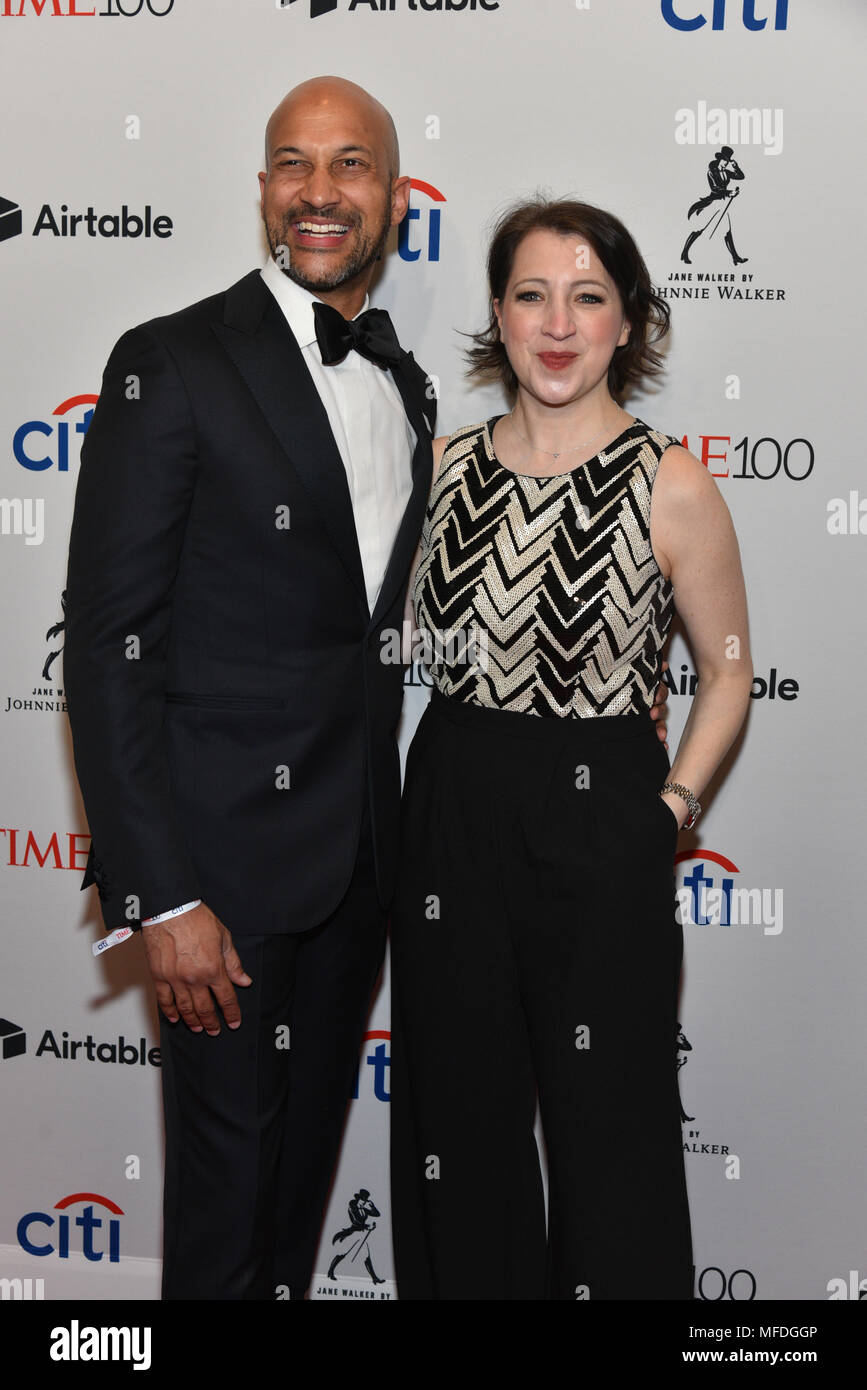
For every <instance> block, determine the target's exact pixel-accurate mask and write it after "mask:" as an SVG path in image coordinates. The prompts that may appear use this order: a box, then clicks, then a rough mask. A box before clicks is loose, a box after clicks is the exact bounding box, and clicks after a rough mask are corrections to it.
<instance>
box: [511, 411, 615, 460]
mask: <svg viewBox="0 0 867 1390" xmlns="http://www.w3.org/2000/svg"><path fill="white" fill-rule="evenodd" d="M509 419H510V420H511V422H512V429H513V430H514V431H515V434H516V435H517V436H518V438H519V439H523V441H524V443H525V444H529V445H530V448H531V449H535V450H536V452H537V453H539V454H547V455H548V456H549V457H550V458H552V459H558V458H560V456H561V455H562V454H574V453H575V451H576V449H586V448H587V445H588V444H592V443H593V441H594V439H598V438H599V436H600V434H605V433H606V431H607V430H608V429H609V428H610V426H609V425H603V426H602V429H601V430H597V432H596V434H592V435H591V436H590V438H589V439H584V440H582V442H581V443H580V444H573V445H572V447H571V448H570V449H558V451H557V453H556V454H555V453H554V452H553V450H552V449H541V448H540V447H539V445H538V444H531V443H530V440H529V439H527V438H526V436H525V435H523V434H522V433H521V431H520V430H519V429H518V426H517V425H516V424H515V412H514V410H510V411H509Z"/></svg>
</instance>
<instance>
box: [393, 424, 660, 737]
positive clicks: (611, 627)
mask: <svg viewBox="0 0 867 1390" xmlns="http://www.w3.org/2000/svg"><path fill="white" fill-rule="evenodd" d="M500 418H501V417H500V416H493V417H492V418H491V419H490V420H488V421H486V422H485V423H483V424H480V425H471V426H468V427H466V428H464V429H460V430H458V431H457V432H456V433H455V434H453V435H451V436H450V438H449V440H448V443H447V445H446V449H445V452H444V454H443V458H442V463H441V465H440V469H439V472H438V474H437V477H436V479H435V481H434V485H433V490H432V492H431V497H430V501H429V504H428V509H427V512H426V514H425V522H424V529H423V531H422V549H421V560H420V563H419V567H418V570H417V573H416V579H415V588H414V601H415V612H416V624H417V626H418V628H419V630H420V635H421V637H422V638H423V639H424V646H423V660H425V662H426V664H428V665H429V666H430V672H431V676H432V679H433V681H434V684H435V685H436V686H437V688H438V689H439V690H440V691H441V692H442V693H443V694H444V695H449V696H452V697H454V698H455V699H458V700H462V701H467V702H469V703H471V704H476V705H487V706H489V707H493V708H495V709H506V710H515V711H519V712H523V713H526V714H536V715H543V716H549V717H567V718H568V717H577V718H580V719H586V718H590V717H592V716H594V715H608V714H630V713H635V712H638V711H645V710H648V709H649V708H650V706H651V704H652V703H653V693H654V691H655V689H656V686H657V684H658V683H659V679H660V675H661V660H660V652H661V650H662V646H663V643H664V641H665V638H666V635H667V632H668V628H669V626H670V624H671V620H672V616H673V612H674V590H673V587H672V584H671V582H670V581H669V580H667V579H665V578H664V577H663V575H662V573H661V571H660V569H659V567H658V565H657V563H656V560H655V559H654V557H653V552H652V550H651V548H650V493H651V488H652V486H653V480H654V478H655V476H656V470H657V468H658V466H659V460H660V458H661V456H662V454H663V453H664V451H665V450H666V449H667V448H668V446H669V445H670V444H679V443H680V440H679V439H676V438H675V437H674V436H673V435H665V434H660V433H658V432H657V431H656V430H651V429H649V428H648V426H647V425H646V424H645V423H644V422H643V421H642V420H636V421H635V422H634V424H632V425H630V426H629V427H628V428H627V429H626V430H624V432H623V433H622V434H620V435H618V437H617V438H616V439H615V440H613V441H612V443H611V444H609V445H608V446H607V448H606V449H604V450H603V451H602V452H601V453H599V454H596V455H595V456H594V457H593V458H591V459H589V460H588V461H587V462H586V463H583V464H581V465H580V466H579V467H578V468H575V469H573V470H572V471H571V472H569V473H562V474H558V475H556V476H554V477H548V478H541V477H529V476H527V475H525V474H519V473H513V472H511V470H509V469H507V468H504V467H503V465H502V464H501V463H500V462H499V461H498V459H497V458H496V455H495V454H494V450H493V445H492V442H491V435H492V432H493V428H494V425H495V424H496V422H497V420H498V419H500Z"/></svg>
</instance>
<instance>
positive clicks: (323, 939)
mask: <svg viewBox="0 0 867 1390" xmlns="http://www.w3.org/2000/svg"><path fill="white" fill-rule="evenodd" d="M251 894H253V895H254V894H255V885H251ZM254 908H255V902H254V901H252V900H251V909H254ZM226 925H227V926H230V930H231V924H229V923H227V924H226ZM385 932H386V914H385V913H384V911H383V909H382V908H381V906H380V904H379V901H378V898H377V891H376V879H375V872H374V860H373V845H372V841H371V837H370V826H369V820H368V817H367V814H365V818H364V822H363V824H362V828H361V837H360V843H359V850H358V857H357V860H356V865H355V871H354V874H353V877H352V880H351V882H350V884H349V888H348V890H347V892H346V895H345V896H344V898H343V900H342V902H341V903H340V905H339V906H338V908H337V909H336V910H335V911H334V913H332V915H331V916H330V917H329V918H328V920H327V921H326V922H323V923H322V924H321V925H320V926H318V927H315V928H313V929H312V930H310V931H307V932H300V933H297V934H289V933H286V934H280V935H255V934H253V933H249V932H248V933H244V932H240V931H234V932H233V934H232V935H233V940H234V944H235V947H236V949H237V952H238V955H239V956H240V958H241V963H242V965H243V966H244V969H245V970H246V971H247V973H248V975H250V976H251V978H252V981H253V983H252V984H251V985H249V986H248V987H247V988H246V989H242V988H238V989H237V991H236V992H237V995H238V1000H239V1003H240V1006H241V1015H242V1022H241V1027H240V1028H238V1029H237V1030H234V1031H233V1030H232V1029H230V1028H227V1027H226V1025H225V1023H224V1024H223V1025H222V1028H221V1031H220V1033H219V1035H218V1036H217V1037H213V1038H211V1037H208V1035H207V1034H206V1033H204V1032H202V1033H192V1032H190V1030H189V1029H188V1028H187V1026H186V1024H185V1023H184V1022H183V1020H180V1021H179V1022H178V1023H176V1024H170V1023H168V1022H167V1020H166V1019H165V1018H164V1017H163V1016H162V1015H160V1039H161V1050H162V1068H163V1070H162V1080H163V1104H164V1112H165V1122H166V1171H165V1189H164V1202H163V1219H164V1241H163V1282H162V1297H163V1299H226V1300H229V1299H235V1300H240V1299H278V1298H292V1299H299V1298H303V1297H304V1294H305V1291H306V1290H307V1287H308V1285H309V1283H310V1278H311V1275H312V1272H313V1262H314V1260H315V1258H316V1250H317V1246H318V1243H319V1235H320V1228H321V1224H322V1218H323V1214H324V1208H325V1204H326V1201H327V1198H328V1192H329V1187H330V1184H331V1179H332V1175H333V1172H334V1167H335V1163H336V1159H337V1154H338V1151H339V1148H340V1139H341V1134H342V1130H343V1124H344V1119H345V1115H346V1107H347V1102H348V1100H349V1097H350V1094H351V1092H352V1087H353V1084H354V1081H355V1075H356V1067H357V1065H358V1052H359V1047H360V1044H361V1039H362V1036H363V1032H364V1025H365V1022H366V1019H367V1015H368V1011H369V1008H370V1002H371V992H372V989H373V986H374V983H375V981H376V976H377V974H378V971H379V968H380V966H381V963H382V959H383V954H384V948H385ZM287 1044H288V1045H287Z"/></svg>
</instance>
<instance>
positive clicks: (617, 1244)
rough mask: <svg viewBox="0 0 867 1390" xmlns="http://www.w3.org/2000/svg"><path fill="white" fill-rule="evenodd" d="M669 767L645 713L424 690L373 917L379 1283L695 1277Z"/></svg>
mask: <svg viewBox="0 0 867 1390" xmlns="http://www.w3.org/2000/svg"><path fill="white" fill-rule="evenodd" d="M669 767H670V764H669V759H668V755H667V753H666V751H665V749H664V748H663V746H662V744H661V743H660V741H659V738H658V736H657V733H656V729H655V725H654V723H653V721H652V720H651V718H650V716H649V714H627V715H620V716H603V717H598V718H591V719H571V720H570V719H565V718H564V719H559V718H544V717H536V716H533V715H526V714H519V713H512V712H510V711H501V710H492V709H485V708H481V707H479V706H473V705H468V704H464V703H461V702H459V701H457V700H456V699H449V698H447V697H444V696H442V695H440V694H439V692H438V691H436V690H435V691H434V692H433V695H432V699H431V702H430V705H429V707H428V709H427V710H426V711H425V714H424V715H423V717H422V720H421V723H420V725H419V728H418V730H417V732H416V736H415V738H414V740H413V742H412V744H411V747H410V750H409V754H408V758H407V766H406V774H405V783H404V809H403V814H402V853H401V870H400V878H399V883H398V890H397V899H396V903H395V908H394V912H393V916H392V1101H391V1136H392V1137H391V1164H392V1220H393V1230H394V1248H395V1265H396V1277H397V1284H398V1297H399V1298H401V1299H570V1300H575V1299H588V1298H589V1299H591V1300H594V1299H690V1298H691V1297H692V1248H691V1236H690V1222H689V1209H688V1204H687V1192H686V1178H685V1170H684V1159H683V1148H682V1137H681V1127H680V1104H679V1097H678V1086H677V1066H676V1059H677V1052H676V1046H677V997H678V984H679V976H680V967H681V959H682V953H683V932H682V927H681V925H680V923H679V922H678V920H677V916H676V901H675V883H674V870H673V859H674V853H675V846H676V842H677V821H676V819H675V816H674V814H673V813H672V811H671V809H670V807H668V806H667V805H666V804H665V802H664V801H662V800H661V798H660V797H659V795H658V791H659V788H660V787H661V786H662V784H663V782H664V781H665V780H666V776H667V774H668V772H669ZM537 1094H538V1100H539V1106H540V1112H541V1119H542V1127H543V1131H544V1137H545V1148H546V1154H547V1163H548V1178H549V1190H548V1208H549V1209H548V1220H547V1229H546V1217H545V1210H544V1200H543V1187H542V1177H541V1171H540V1164H539V1156H538V1151H537V1147H536V1142H535V1138H534V1133H533V1127H534V1115H535V1107H536V1097H537Z"/></svg>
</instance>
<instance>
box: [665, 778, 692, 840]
mask: <svg viewBox="0 0 867 1390" xmlns="http://www.w3.org/2000/svg"><path fill="white" fill-rule="evenodd" d="M663 792H675V793H676V794H677V796H679V797H680V798H681V800H682V801H685V802H686V804H687V806H688V807H689V816H688V817H687V819H686V820H685V821H684V823H683V826H682V829H683V830H692V827H693V826H694V825H695V823H696V821H697V820H698V818H699V816H700V815H701V806H700V805H699V803H698V798H697V797H696V796H695V795H694V794H693V793H692V792H691V791H690V789H689V787H685V786H684V785H683V783H682V782H666V784H665V786H664V787H660V789H659V794H660V796H662V793H663Z"/></svg>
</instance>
